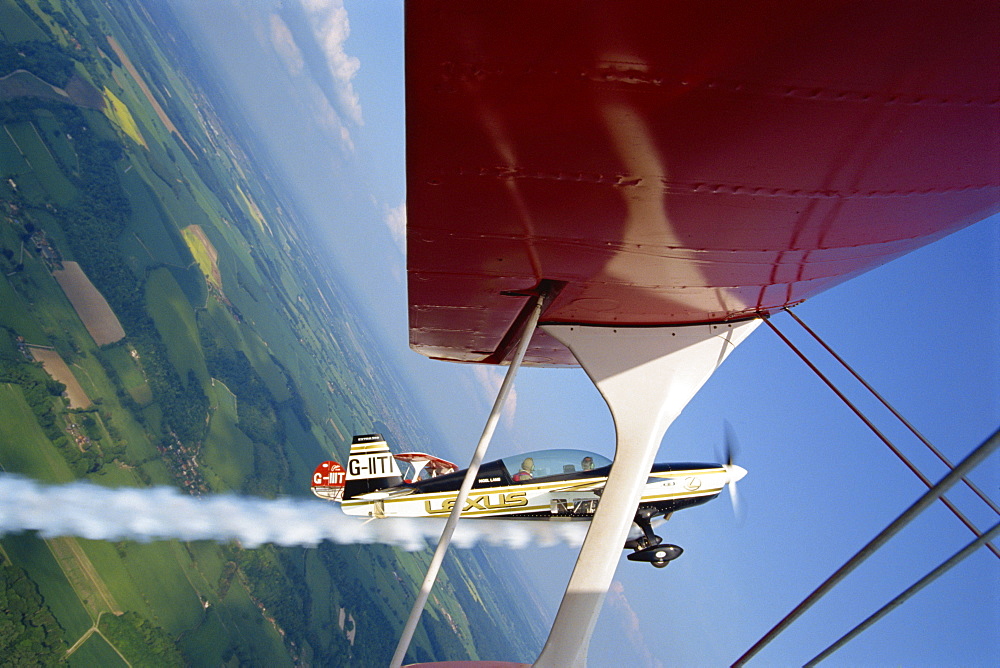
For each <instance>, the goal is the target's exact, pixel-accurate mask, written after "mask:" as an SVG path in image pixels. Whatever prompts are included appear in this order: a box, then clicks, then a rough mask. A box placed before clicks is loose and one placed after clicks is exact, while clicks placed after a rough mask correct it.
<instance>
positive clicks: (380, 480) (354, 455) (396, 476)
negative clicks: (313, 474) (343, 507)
mask: <svg viewBox="0 0 1000 668" xmlns="http://www.w3.org/2000/svg"><path fill="white" fill-rule="evenodd" d="M402 482H403V476H402V475H401V474H400V472H399V467H398V466H396V460H395V459H393V456H392V452H390V451H389V444H388V443H386V442H385V439H384V438H382V435H381V434H364V435H361V436H355V437H354V440H352V441H351V456H350V458H349V459H348V460H347V475H346V478H345V483H344V494H343V498H344V499H351V498H354V497H355V496H358V495H360V494H367V493H368V492H374V491H375V490H379V489H384V488H386V487H392V486H393V485H399V484H401V483H402Z"/></svg>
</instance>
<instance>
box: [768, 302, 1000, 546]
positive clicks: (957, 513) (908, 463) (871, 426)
mask: <svg viewBox="0 0 1000 668" xmlns="http://www.w3.org/2000/svg"><path fill="white" fill-rule="evenodd" d="M764 322H766V323H767V326H768V327H770V328H771V330H772V331H773V332H774V333H775V334H777V335H778V338H780V339H781V340H782V341H784V342H785V344H786V345H787V346H788V347H789V348H791V349H792V352H794V353H795V354H796V355H798V356H799V359H801V360H802V361H803V362H805V364H806V366H808V367H809V368H810V369H812V371H813V373H815V374H816V375H817V376H819V378H820V380H822V381H823V382H824V383H826V385H827V387H829V388H830V389H831V390H833V392H834V394H836V395H837V396H838V397H839V398H840V400H841V401H843V402H844V404H845V405H846V406H847V407H848V408H850V409H851V410H852V411H853V412H854V414H855V415H857V416H858V418H860V420H861V421H862V422H864V423H865V425H867V426H868V428H869V429H871V430H872V432H874V433H875V435H876V436H878V437H879V440H881V441H882V442H883V443H885V445H886V447H887V448H889V449H890V450H891V451H892V454H894V455H896V457H898V458H899V461H901V462H903V464H905V465H906V467H907V468H908V469H910V471H912V472H913V475H915V476H917V477H918V478H919V479H920V481H921V482H922V483H924V485H926V486H927V488H928V489H930V488H931V487H932V486H933V485H932V483H931V481H930V479H929V478H928V477H927V476H925V475H924V474H923V473H921V472H920V469H918V468H917V467H916V466H915V465H914V464H913V462H911V461H910V460H909V459H907V457H906V455H904V454H903V453H902V452H901V451H900V450H899V448H897V447H896V446H895V445H893V443H892V441H890V440H889V439H888V438H887V437H886V435H885V434H883V433H882V432H881V431H879V429H878V427H876V426H875V425H874V424H873V423H872V421H871V420H869V419H868V418H867V417H866V416H865V414H864V413H862V412H861V411H860V410H859V409H858V407H857V406H855V405H854V404H853V403H852V402H851V400H850V399H848V398H847V397H846V396H845V395H844V393H843V392H841V391H840V390H839V389H838V388H837V386H836V385H834V384H833V382H832V381H830V379H829V378H827V377H826V375H825V374H824V373H823V372H822V371H820V370H819V369H818V368H817V367H816V365H815V364H813V363H812V362H811V361H810V360H809V358H807V357H806V356H805V354H803V353H802V351H801V350H799V348H798V347H797V346H796V345H795V344H794V343H792V342H791V341H789V340H788V337H786V336H785V335H784V334H782V333H781V331H780V330H779V329H778V328H777V327H776V326H775V324H774V323H773V322H771V320H770V319H769V318H764ZM952 470H954V469H952ZM941 503H943V504H944V505H945V506H946V507H947V508H948V510H950V511H951V512H952V514H954V515H955V517H957V518H958V519H959V521H961V522H962V524H964V525H965V526H966V527H968V529H969V531H971V532H972V533H973V534H975V536H976V537H977V538H978V537H979V536H982V535H983V532H982V531H980V530H979V529H978V528H977V527H976V525H975V524H973V523H972V521H971V520H970V519H969V518H968V517H966V516H965V515H964V514H963V513H962V511H960V510H959V509H958V508H957V507H956V506H955V504H953V503H952V502H951V501H949V500H948V499H947V498H945V497H944V496H942V497H941ZM986 546H987V547H988V548H989V549H990V551H991V552H992V553H993V554H994V556H996V557H997V558H998V559H1000V549H997V548H996V547H994V546H993V544H992V543H987V544H986Z"/></svg>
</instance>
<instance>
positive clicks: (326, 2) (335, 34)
mask: <svg viewBox="0 0 1000 668" xmlns="http://www.w3.org/2000/svg"><path fill="white" fill-rule="evenodd" d="M302 8H303V10H304V11H305V13H306V16H307V17H308V18H309V23H310V25H311V26H312V30H313V34H314V35H315V37H316V41H317V43H318V44H319V46H320V48H321V49H322V51H323V55H324V56H325V57H326V62H327V65H329V67H330V74H332V75H333V79H334V82H335V84H336V87H337V96H338V97H339V99H340V103H341V105H342V106H343V111H344V114H345V115H346V116H347V117H348V118H349V119H351V121H353V122H354V123H357V124H358V125H361V124H362V122H363V121H362V117H361V102H360V100H359V99H358V94H357V93H356V92H355V90H354V85H353V83H352V79H353V78H354V75H355V74H357V72H358V70H359V69H360V68H361V61H360V60H358V59H357V58H355V57H354V56H349V55H347V52H346V51H344V42H346V41H347V38H348V36H349V35H350V34H351V25H350V22H349V21H348V18H347V10H346V9H345V8H344V3H343V0H302Z"/></svg>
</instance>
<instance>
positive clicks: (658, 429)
mask: <svg viewBox="0 0 1000 668" xmlns="http://www.w3.org/2000/svg"><path fill="white" fill-rule="evenodd" d="M758 324H760V320H759V319H753V320H743V321H739V322H732V323H716V324H702V325H681V326H672V327H621V326H614V327H611V326H604V327H602V326H587V325H545V326H543V329H544V330H545V331H546V332H547V333H548V334H550V335H552V336H554V337H555V338H557V339H559V341H561V342H562V343H563V344H564V345H565V346H566V347H568V348H569V349H570V351H572V353H573V355H574V357H576V359H577V361H578V362H579V363H580V366H582V367H583V368H584V370H585V371H586V372H587V375H588V376H590V379H591V380H593V381H594V384H595V385H596V386H597V389H598V390H599V391H600V392H601V395H603V397H604V400H605V401H606V402H607V403H608V407H609V408H610V409H611V413H612V415H613V416H614V420H615V431H616V433H617V450H616V453H615V461H614V464H613V465H612V467H611V472H610V474H609V476H608V483H607V485H606V486H605V487H604V492H603V493H602V494H601V503H600V505H598V507H597V512H596V513H595V514H594V519H593V521H592V522H591V524H590V530H589V531H588V532H587V538H586V540H584V543H583V547H581V548H580V556H579V557H578V558H577V561H576V567H575V568H574V569H573V574H572V575H571V576H570V580H569V584H568V585H567V587H566V593H565V594H564V595H563V600H562V603H561V604H560V606H559V612H558V613H557V614H556V619H555V621H554V622H553V624H552V630H551V631H550V632H549V637H548V640H547V641H546V642H545V647H544V648H543V649H542V653H541V655H539V657H538V660H537V661H536V662H535V664H534V665H535V666H542V667H547V668H569V667H577V666H585V665H586V663H587V650H588V646H589V644H590V636H591V633H592V632H593V630H594V625H595V624H596V623H597V617H598V615H599V614H600V611H601V605H602V604H603V603H604V596H605V594H606V593H607V591H608V587H609V586H611V580H612V578H613V577H614V574H615V568H616V567H617V566H618V561H619V558H620V556H621V551H622V548H623V547H624V545H625V540H626V538H627V536H628V532H629V528H630V527H631V526H632V520H633V518H634V517H635V511H636V508H637V507H638V505H639V497H640V496H641V495H642V486H643V484H644V483H645V482H646V479H647V478H648V477H649V470H650V467H652V465H653V458H654V457H655V456H656V451H657V450H658V449H659V447H660V441H661V440H662V439H663V435H664V434H665V433H666V430H667V427H668V426H669V425H670V423H671V422H673V421H674V418H676V417H677V416H678V415H679V414H680V412H681V410H682V409H683V408H684V406H686V405H687V403H688V401H690V400H691V398H692V397H693V396H694V395H695V393H696V392H697V391H698V389H699V388H701V386H702V385H703V384H704V383H705V381H706V380H708V378H709V376H711V375H712V372H713V371H715V369H716V367H718V365H719V364H721V363H722V361H723V359H725V357H726V355H728V354H729V352H730V351H732V349H733V348H734V347H735V346H736V344H738V343H739V342H741V341H742V340H743V339H745V338H746V337H747V336H748V335H749V334H750V332H751V331H753V330H754V328H756V327H757V325H758Z"/></svg>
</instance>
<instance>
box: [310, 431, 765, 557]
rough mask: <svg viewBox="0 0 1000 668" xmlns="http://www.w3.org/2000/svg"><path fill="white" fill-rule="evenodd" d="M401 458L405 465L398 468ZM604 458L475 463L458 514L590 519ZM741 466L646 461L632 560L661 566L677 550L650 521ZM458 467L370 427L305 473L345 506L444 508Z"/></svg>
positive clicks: (728, 479) (352, 509)
mask: <svg viewBox="0 0 1000 668" xmlns="http://www.w3.org/2000/svg"><path fill="white" fill-rule="evenodd" d="M399 463H402V464H403V465H404V466H405V467H406V468H407V471H406V475H405V476H404V474H403V472H401V471H400V469H399ZM610 470H611V460H609V459H608V458H607V457H604V456H602V455H599V454H596V453H593V452H587V451H584V450H563V449H558V450H538V451H535V452H528V453H524V454H519V455H513V456H510V457H504V458H503V459H498V460H495V461H492V462H487V463H484V464H483V465H482V466H481V467H480V469H479V474H478V476H477V477H476V481H475V482H474V483H473V485H472V490H471V492H470V494H469V497H468V499H467V500H466V503H465V507H464V508H463V509H462V514H461V516H462V517H463V518H483V517H487V518H494V519H498V518H502V519H519V520H590V519H591V518H592V517H593V516H594V512H595V511H596V510H597V506H598V504H599V503H600V500H601V492H602V491H603V489H604V485H605V483H606V482H607V479H608V473H609V472H610ZM744 475H746V470H745V469H743V468H742V467H740V466H736V465H734V464H732V463H731V462H730V463H726V464H704V463H670V464H654V465H653V468H652V470H651V471H650V474H649V478H648V480H647V481H646V485H645V487H644V489H643V491H642V497H641V499H640V501H639V506H638V508H637V510H636V514H635V518H634V526H633V531H632V532H631V533H630V534H629V540H628V541H627V542H626V543H625V548H628V549H632V550H634V552H633V553H632V554H629V555H628V558H629V559H631V560H633V561H648V562H650V563H652V564H653V565H654V566H657V567H660V568H662V567H663V566H666V565H667V563H669V562H670V561H671V560H672V559H675V558H677V557H678V556H680V554H681V552H683V550H682V549H681V548H680V547H678V546H676V545H669V544H663V543H662V540H661V538H660V537H659V536H657V535H656V534H654V533H653V526H652V523H653V522H654V521H655V520H657V519H659V518H667V517H669V516H670V514H671V513H673V512H674V511H677V510H682V509H684V508H690V507H692V506H697V505H700V504H702V503H705V502H707V501H711V500H712V499H714V498H715V497H717V496H718V495H719V494H720V493H721V492H722V488H723V487H725V486H726V485H727V484H729V485H730V486H731V487H730V492H731V493H733V494H734V500H735V483H736V481H738V480H740V479H741V478H742V477H743V476H744ZM464 477H465V470H458V467H456V466H455V465H454V464H453V463H451V462H449V461H446V460H444V459H440V458H438V457H434V456H432V455H428V454H425V453H421V452H408V453H401V454H395V455H394V454H392V452H391V451H390V450H389V446H388V444H387V443H386V442H385V439H383V438H382V436H381V435H379V434H367V435H363V436H355V437H354V440H353V442H352V444H351V453H350V458H349V459H348V461H347V469H346V470H345V469H344V468H343V467H342V466H341V465H340V464H338V463H337V462H332V461H327V462H323V463H322V464H320V465H319V466H318V467H317V468H316V471H315V472H314V473H313V481H312V491H313V493H314V494H316V496H319V497H321V498H324V499H331V500H334V501H338V502H339V503H340V504H341V508H343V511H344V513H345V514H347V515H358V516H362V517H372V518H385V517H443V516H446V515H447V514H448V513H450V512H451V511H452V508H453V507H454V505H455V498H456V496H457V495H458V490H459V487H460V486H461V484H462V480H463V478H464Z"/></svg>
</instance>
